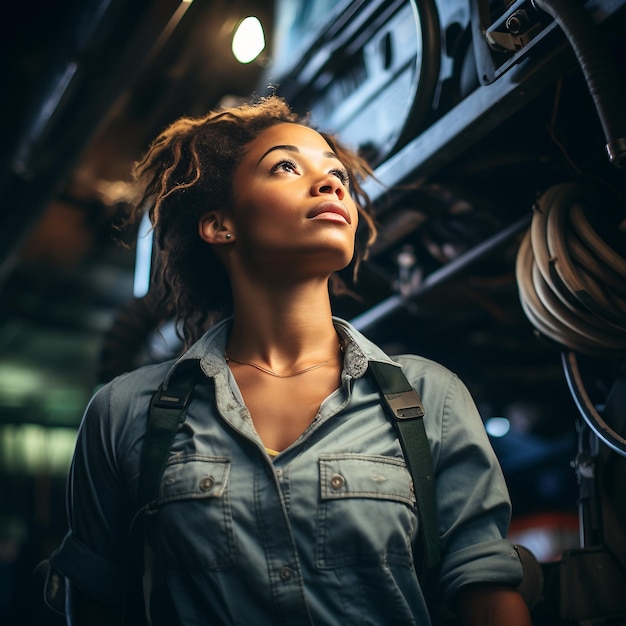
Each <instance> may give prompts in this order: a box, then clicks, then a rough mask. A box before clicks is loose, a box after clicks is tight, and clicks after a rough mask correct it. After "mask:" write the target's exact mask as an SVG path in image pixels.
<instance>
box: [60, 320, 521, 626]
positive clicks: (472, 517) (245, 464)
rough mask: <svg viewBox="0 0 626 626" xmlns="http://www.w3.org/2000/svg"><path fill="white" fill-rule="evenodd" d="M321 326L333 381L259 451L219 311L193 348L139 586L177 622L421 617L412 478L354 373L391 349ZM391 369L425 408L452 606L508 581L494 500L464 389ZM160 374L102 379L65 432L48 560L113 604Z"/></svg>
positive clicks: (119, 596) (498, 505) (512, 562)
mask: <svg viewBox="0 0 626 626" xmlns="http://www.w3.org/2000/svg"><path fill="white" fill-rule="evenodd" d="M335 327H336V329H337V331H338V333H339V334H340V335H341V337H342V339H343V342H344V352H345V358H344V368H343V372H342V382H341V386H340V387H339V388H338V389H337V390H336V391H334V392H333V393H332V394H331V395H330V396H328V397H327V398H326V399H325V400H324V402H323V403H322V405H321V407H320V409H319V412H318V414H317V416H316V417H315V419H314V420H313V422H312V423H311V424H310V426H309V427H308V428H307V429H306V430H305V432H303V433H302V435H301V436H300V437H299V438H298V439H297V440H296V441H295V442H294V443H293V444H292V445H291V446H289V447H288V448H287V449H285V450H283V451H282V452H280V454H278V456H276V457H274V458H273V459H272V458H270V456H269V455H268V453H267V452H266V450H265V448H264V446H263V443H262V442H261V440H260V439H259V437H258V435H257V433H256V432H255V429H254V426H253V424H252V421H251V419H250V415H249V412H248V410H247V409H246V406H245V404H244V402H243V398H242V395H241V393H240V391H239V389H238V387H237V384H236V382H235V379H234V377H233V376H232V374H231V372H230V369H229V368H228V366H227V364H226V362H225V360H224V356H223V354H224V346H225V343H226V337H227V333H228V329H229V321H228V320H227V321H225V322H222V323H221V324H219V325H218V326H216V327H215V328H213V329H212V330H210V331H209V332H208V333H207V334H206V335H205V336H204V337H203V338H202V339H201V340H200V341H199V342H198V343H197V344H195V345H194V346H193V347H192V348H191V349H190V350H189V351H188V352H187V353H186V354H185V355H184V356H183V357H182V358H183V359H186V358H200V359H201V368H202V370H203V372H204V374H205V375H206V379H207V380H203V381H201V382H200V383H199V384H198V385H197V386H196V390H195V393H194V397H193V399H192V401H191V404H190V406H189V409H188V413H187V419H186V422H185V424H184V426H183V428H182V429H180V430H179V432H178V433H177V435H176V437H175V440H174V443H173V446H172V448H171V451H170V457H169V460H168V464H167V466H166V469H165V472H164V476H163V479H162V481H161V485H160V491H159V512H158V513H157V514H156V515H155V516H154V517H155V526H154V529H153V530H154V532H153V533H152V535H151V539H150V544H151V548H152V551H153V562H152V579H153V581H154V587H153V589H157V585H160V584H165V585H167V588H168V589H169V594H170V596H171V600H172V602H173V605H174V608H175V611H176V613H177V615H178V619H179V621H180V623H181V624H185V625H187V624H189V625H191V624H220V625H221V624H246V625H249V624H255V626H263V625H268V626H269V625H272V626H275V625H277V624H289V625H294V626H295V625H302V626H304V625H311V624H317V625H335V624H337V625H339V624H341V626H348V625H350V624H371V625H383V624H385V625H389V624H393V625H400V624H420V625H422V624H430V619H429V616H428V610H427V607H426V604H425V600H424V596H423V593H422V590H421V587H420V582H419V579H418V576H417V573H416V570H418V571H419V570H420V564H419V563H417V564H416V563H414V553H415V554H417V553H416V552H415V550H414V548H415V546H416V543H417V542H416V539H417V530H418V518H417V512H416V502H415V495H414V492H413V486H412V482H411V477H410V474H409V472H408V470H407V468H406V465H405V462H404V458H403V455H402V450H401V447H400V444H399V442H398V439H397V437H396V432H395V429H394V427H393V425H392V424H391V423H390V422H389V420H388V418H387V417H386V415H385V413H384V411H383V408H382V406H381V403H380V396H379V394H378V393H377V391H376V390H375V388H374V386H373V385H372V383H371V381H370V378H369V377H364V374H365V372H366V370H367V367H368V361H370V360H378V361H389V360H390V359H389V358H388V357H387V356H386V355H385V354H384V353H383V352H382V351H381V350H380V349H379V348H378V347H377V346H375V345H374V344H373V343H371V342H370V341H368V340H367V339H366V338H365V337H363V335H361V334H360V333H359V332H358V331H356V330H355V329H354V328H353V327H351V326H350V325H349V324H347V323H346V322H344V321H342V320H339V319H335ZM395 361H396V362H397V363H399V364H401V366H402V367H403V368H404V371H405V374H406V375H407V377H408V379H409V380H410V381H411V383H412V384H413V385H414V387H415V388H416V389H417V391H418V393H419V394H420V395H421V397H422V401H423V404H424V406H425V409H426V418H425V427H426V431H427V435H428V438H429V441H430V444H431V448H432V453H433V462H434V466H435V485H436V498H437V509H438V524H439V534H440V543H441V548H442V552H443V558H442V561H441V565H440V569H439V572H438V583H437V589H438V592H439V593H440V594H441V596H442V597H445V598H448V599H450V598H452V597H453V596H454V594H455V593H456V592H457V591H458V590H459V589H460V588H461V587H463V586H464V585H467V584H470V583H475V582H494V583H502V584H510V585H516V584H517V583H518V582H519V580H520V578H521V565H520V562H519V559H518V557H517V553H516V552H515V550H514V548H513V547H512V545H511V544H510V543H509V542H508V541H507V540H506V539H505V536H506V532H507V526H508V523H509V516H510V503H509V498H508V493H507V489H506V486H505V483H504V480H503V477H502V474H501V471H500V468H499V465H498V462H497V460H496V458H495V456H494V453H493V451H492V449H491V446H490V444H489V441H488V439H487V436H486V434H485V431H484V428H483V425H482V421H481V419H480V417H479V415H478V412H477V410H476V408H475V405H474V402H473V400H472V398H471V397H470V395H469V392H468V391H467V389H466V388H465V386H464V385H463V384H462V383H461V382H460V381H459V380H458V378H457V377H456V376H455V375H454V374H452V373H451V372H449V371H448V370H447V369H445V368H444V367H442V366H440V365H437V364H436V363H433V362H432V361H429V360H427V359H424V358H420V357H417V356H402V357H397V358H396V359H395ZM171 366H172V363H171V362H170V363H166V364H160V365H156V366H148V367H145V368H142V369H139V370H137V371H134V372H131V373H129V374H125V375H123V376H120V377H118V378H116V379H115V380H114V381H112V382H111V383H109V384H108V385H106V386H105V387H104V388H102V389H101V390H100V391H99V392H98V393H97V394H96V395H95V396H94V397H93V398H92V400H91V402H90V404H89V406H88V408H87V410H86V413H85V416H84V418H83V421H82V424H81V427H80V430H79V436H78V442H77V446H76V451H75V456H74V460H73V463H72V469H71V475H70V482H69V503H68V507H69V517H70V531H69V532H68V534H67V536H66V538H65V540H64V542H63V544H62V546H61V547H60V548H59V550H58V551H57V552H56V553H55V554H54V556H53V558H52V566H53V567H54V568H55V569H56V570H58V571H60V572H61V573H62V574H63V575H65V576H66V577H68V578H69V579H71V580H72V581H73V583H74V584H75V585H77V586H78V587H79V588H80V589H81V590H82V591H83V592H84V593H86V594H88V595H90V596H92V597H94V598H96V599H99V600H101V601H103V602H108V603H112V604H120V603H121V602H122V601H123V599H124V584H125V576H126V574H127V572H128V569H129V568H128V561H127V559H128V556H129V551H128V545H127V532H128V527H129V524H130V520H131V516H132V513H133V511H134V505H133V502H134V498H135V494H136V489H137V478H138V467H139V457H140V453H141V447H142V440H143V437H144V432H145V423H146V418H147V411H148V404H149V400H150V397H151V395H152V393H153V391H154V390H155V389H156V387H157V386H158V384H159V383H160V382H161V381H162V380H163V379H164V378H165V377H166V375H167V374H168V371H169V370H170V368H171ZM209 379H212V383H211V380H209ZM284 401H285V402H290V400H289V398H285V399H284ZM294 411H297V404H294ZM157 596H158V597H157ZM161 601H162V597H161V595H160V594H156V592H155V594H153V597H152V598H151V604H152V606H153V610H152V615H151V618H152V623H153V624H154V625H155V626H161V625H162V626H170V624H168V623H167V618H165V617H164V613H163V612H162V611H161V610H159V603H160V602H161Z"/></svg>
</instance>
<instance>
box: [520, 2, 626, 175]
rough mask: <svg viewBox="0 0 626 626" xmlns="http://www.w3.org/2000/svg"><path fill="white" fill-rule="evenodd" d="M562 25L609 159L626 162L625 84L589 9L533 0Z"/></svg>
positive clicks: (573, 3)
mask: <svg viewBox="0 0 626 626" xmlns="http://www.w3.org/2000/svg"><path fill="white" fill-rule="evenodd" d="M532 2H533V4H534V6H535V7H536V8H537V9H539V10H541V11H544V12H545V13H548V15H550V16H551V17H552V18H553V19H554V21H555V22H556V23H557V24H558V25H559V27H560V28H561V30H562V31H563V33H564V34H565V36H566V37H567V39H568V40H569V43H570V45H571V46H572V50H573V51H574V54H575V55H576V58H577V59H578V63H579V65H580V69H581V70H582V73H583V76H584V77H585V80H586V82H587V87H588V89H589V93H590V94H591V97H592V98H593V102H594V104H595V107H596V111H597V113H598V117H599V118H600V123H601V124H602V130H603V131H604V137H605V141H606V152H607V155H608V157H609V161H610V162H611V163H612V164H613V165H615V166H616V167H625V166H626V113H625V111H626V105H625V103H626V86H625V84H624V79H623V78H622V76H621V75H620V73H619V71H618V69H617V66H616V64H615V61H614V59H613V57H612V56H611V54H610V52H609V49H608V47H607V46H606V44H605V42H604V41H603V40H602V38H601V37H600V33H599V31H598V30H597V27H596V25H595V23H594V22H593V20H592V19H590V16H589V13H588V12H587V11H586V10H585V9H584V8H583V6H582V4H581V3H579V2H572V0H532Z"/></svg>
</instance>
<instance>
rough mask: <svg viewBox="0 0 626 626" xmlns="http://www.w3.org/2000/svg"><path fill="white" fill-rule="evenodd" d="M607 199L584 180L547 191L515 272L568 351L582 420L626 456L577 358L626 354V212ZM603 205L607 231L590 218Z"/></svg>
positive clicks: (528, 309) (540, 318)
mask: <svg viewBox="0 0 626 626" xmlns="http://www.w3.org/2000/svg"><path fill="white" fill-rule="evenodd" d="M602 202H604V199H603V198H601V197H600V196H599V194H598V193H597V192H595V191H594V190H593V189H591V188H590V187H587V186H585V185H582V184H578V183H563V184H559V185H556V186H554V187H551V188H550V189H548V190H547V191H546V192H545V193H544V194H543V195H542V196H541V198H540V199H539V200H538V202H537V204H536V206H535V207H534V213H533V218H532V222H531V227H530V229H529V231H528V232H527V233H526V235H525V236H524V238H523V240H522V243H521V245H520V248H519V251H518V254H517V260H516V264H515V273H516V278H517V286H518V290H519V297H520V301H521V304H522V308H523V310H524V313H525V314H526V317H528V319H529V320H530V322H531V323H532V324H533V326H534V327H535V328H536V329H537V331H538V332H539V333H540V334H541V335H544V336H545V337H548V338H550V339H551V340H553V341H555V342H556V343H557V344H560V345H561V346H564V347H565V348H568V349H569V352H568V351H567V350H565V351H564V352H563V354H562V364H563V369H564V373H565V377H566V380H567V383H568V386H569V389H570V392H571V394H572V396H573V398H574V401H575V403H576V406H577V408H578V409H579V411H580V413H581V415H582V417H583V419H584V420H585V422H587V424H588V425H589V427H590V428H591V429H592V430H593V432H594V433H595V434H596V435H597V436H598V437H599V439H600V440H601V441H603V442H604V443H605V444H606V445H608V446H609V447H611V448H612V449H613V450H615V451H617V452H618V453H619V454H621V455H622V456H626V440H625V439H624V438H623V437H621V436H620V435H619V434H617V433H615V432H614V431H613V430H612V429H611V428H610V427H609V426H608V424H606V422H604V421H603V419H602V418H601V417H600V415H599V414H598V412H597V411H596V409H595V407H594V406H593V403H592V402H591V401H590V400H589V396H588V394H587V392H586V391H585V388H584V384H583V381H582V377H581V376H580V373H579V370H578V363H577V356H576V353H581V354H585V355H588V356H591V357H594V358H601V359H622V358H624V356H626V254H625V253H624V251H626V219H624V213H623V211H622V212H621V213H620V212H619V211H616V212H612V211H611V210H610V209H609V207H607V206H605V205H604V206H601V207H599V206H598V205H599V204H600V203H602ZM599 209H602V213H601V214H602V215H603V216H606V217H607V219H606V220H604V221H605V222H608V229H607V232H605V233H604V236H601V235H600V234H599V232H598V229H596V228H595V227H594V226H592V223H591V221H592V220H590V216H592V215H593V213H594V212H595V214H596V215H597V214H598V213H599ZM604 225H605V224H603V226H604ZM608 240H611V245H610V244H609V242H608Z"/></svg>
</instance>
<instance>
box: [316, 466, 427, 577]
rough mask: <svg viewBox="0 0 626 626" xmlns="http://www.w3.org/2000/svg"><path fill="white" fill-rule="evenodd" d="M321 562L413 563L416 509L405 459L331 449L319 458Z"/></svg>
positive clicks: (332, 564) (318, 541)
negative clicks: (332, 452) (412, 548)
mask: <svg viewBox="0 0 626 626" xmlns="http://www.w3.org/2000/svg"><path fill="white" fill-rule="evenodd" d="M319 481H320V497H321V503H320V507H319V513H318V518H317V538H316V554H317V566H318V567H320V568H323V569H326V568H336V567H344V566H346V565H355V564H359V563H384V562H395V563H398V564H401V565H406V566H412V564H413V556H412V550H411V544H412V542H413V539H414V538H415V535H416V532H417V509H416V501H415V493H414V490H413V484H412V481H411V475H410V473H409V471H408V469H407V467H406V465H405V463H404V461H402V460H401V459H397V458H394V457H385V456H379V455H359V454H332V455H331V454H327V455H322V456H321V457H320V460H319Z"/></svg>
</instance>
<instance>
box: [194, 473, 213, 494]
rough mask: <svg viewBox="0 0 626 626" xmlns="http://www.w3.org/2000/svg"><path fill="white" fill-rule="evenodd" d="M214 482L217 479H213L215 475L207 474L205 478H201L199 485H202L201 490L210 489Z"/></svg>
mask: <svg viewBox="0 0 626 626" xmlns="http://www.w3.org/2000/svg"><path fill="white" fill-rule="evenodd" d="M214 484H215V480H214V479H213V476H205V477H204V478H203V479H201V480H200V483H199V485H198V486H199V487H200V491H209V490H210V489H212V488H213V485H214Z"/></svg>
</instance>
